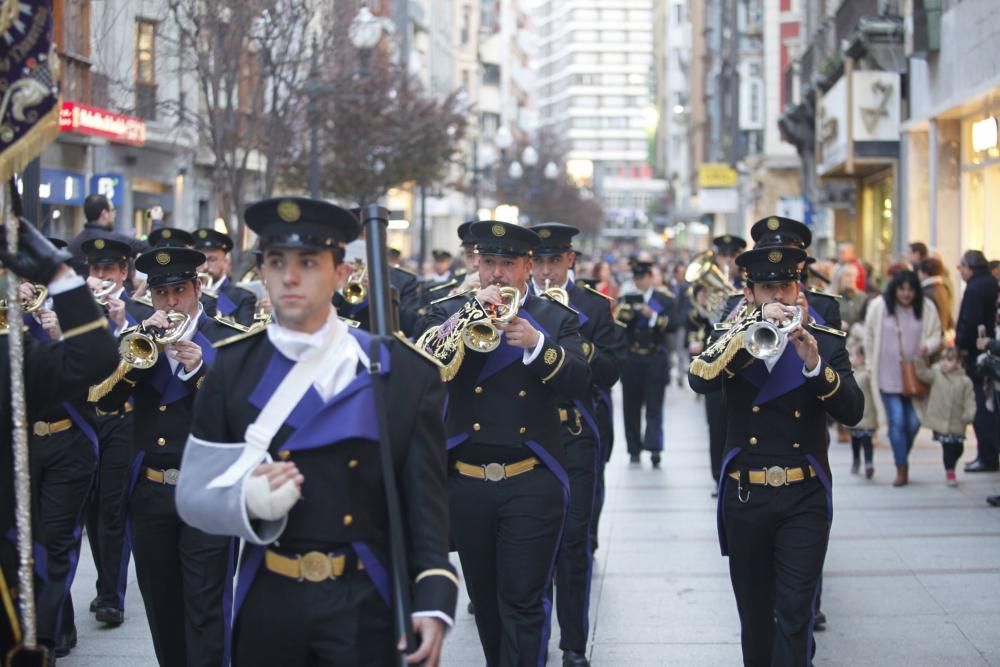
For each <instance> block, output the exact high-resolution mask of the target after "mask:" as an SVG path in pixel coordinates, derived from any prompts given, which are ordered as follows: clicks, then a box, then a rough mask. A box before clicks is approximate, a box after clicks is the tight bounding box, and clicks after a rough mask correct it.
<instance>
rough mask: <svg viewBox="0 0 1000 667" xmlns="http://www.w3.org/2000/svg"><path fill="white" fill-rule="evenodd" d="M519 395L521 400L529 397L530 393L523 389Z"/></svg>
mask: <svg viewBox="0 0 1000 667" xmlns="http://www.w3.org/2000/svg"><path fill="white" fill-rule="evenodd" d="M517 395H518V396H520V397H521V398H524V397H525V396H527V395H528V392H526V391H525V390H523V389H522V390H521V391H519V392H517Z"/></svg>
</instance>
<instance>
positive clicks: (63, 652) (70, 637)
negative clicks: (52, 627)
mask: <svg viewBox="0 0 1000 667" xmlns="http://www.w3.org/2000/svg"><path fill="white" fill-rule="evenodd" d="M74 648H76V628H73V629H72V630H71V631H70V632H68V633H66V634H63V635H61V636H60V637H59V639H57V640H56V645H55V654H56V657H57V658H65V657H66V656H67V655H69V652H70V651H72V650H73V649H74Z"/></svg>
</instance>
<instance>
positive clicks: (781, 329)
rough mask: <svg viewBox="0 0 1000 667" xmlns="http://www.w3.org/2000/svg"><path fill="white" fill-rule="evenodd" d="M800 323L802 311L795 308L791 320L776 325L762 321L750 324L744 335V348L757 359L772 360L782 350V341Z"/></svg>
mask: <svg viewBox="0 0 1000 667" xmlns="http://www.w3.org/2000/svg"><path fill="white" fill-rule="evenodd" d="M801 323H802V309H801V308H798V307H795V315H794V316H793V317H792V319H790V320H787V321H785V322H782V323H779V324H776V323H774V322H772V321H770V320H765V319H762V320H761V321H760V322H754V323H753V324H751V325H750V326H749V327H748V328H747V331H746V334H745V335H744V338H743V340H744V343H743V345H744V347H745V348H746V350H747V352H749V353H750V354H751V355H753V356H754V357H756V358H757V359H773V358H774V357H776V356H777V355H778V351H779V350H781V349H782V341H783V340H784V339H785V338H786V337H787V336H788V334H789V332H790V331H791V330H792V329H794V328H795V327H797V326H799V324H801Z"/></svg>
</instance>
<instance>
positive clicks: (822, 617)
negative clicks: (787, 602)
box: [813, 611, 826, 632]
mask: <svg viewBox="0 0 1000 667" xmlns="http://www.w3.org/2000/svg"><path fill="white" fill-rule="evenodd" d="M813 630H815V631H816V632H822V631H823V630H826V614H824V613H823V612H822V611H817V612H816V622H815V623H813Z"/></svg>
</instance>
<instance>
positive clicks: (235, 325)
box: [212, 313, 253, 333]
mask: <svg viewBox="0 0 1000 667" xmlns="http://www.w3.org/2000/svg"><path fill="white" fill-rule="evenodd" d="M212 319H213V320H215V321H216V322H218V323H219V324H221V325H223V326H227V327H229V328H230V329H236V330H237V331H242V332H244V333H246V332H247V331H250V329H252V328H253V325H250V326H247V325H245V324H240V323H239V322H237V321H236V320H234V319H233V318H232V317H227V316H225V315H223V314H222V313H216V314H215V317H213V318H212Z"/></svg>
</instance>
